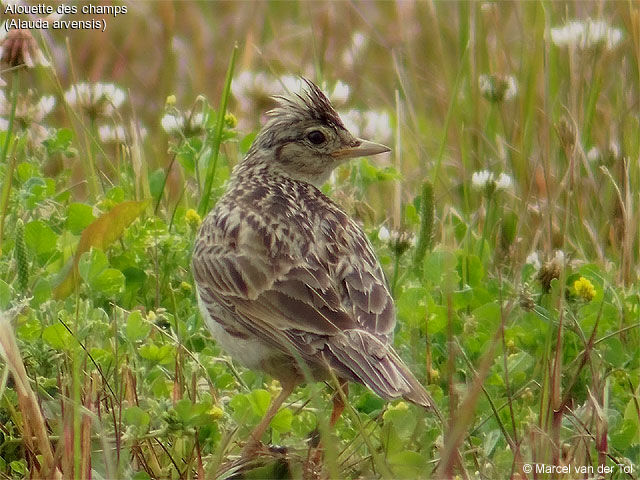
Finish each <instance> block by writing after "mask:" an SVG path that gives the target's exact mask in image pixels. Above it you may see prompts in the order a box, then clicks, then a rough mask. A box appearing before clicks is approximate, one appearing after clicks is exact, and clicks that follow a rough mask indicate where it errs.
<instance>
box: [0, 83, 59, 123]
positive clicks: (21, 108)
mask: <svg viewBox="0 0 640 480" xmlns="http://www.w3.org/2000/svg"><path fill="white" fill-rule="evenodd" d="M55 105H56V99H55V97H54V96H52V95H47V96H44V97H40V98H39V99H38V100H37V101H36V96H35V93H34V91H33V90H28V91H27V92H26V93H20V94H18V99H17V103H16V112H15V119H16V120H17V121H19V122H21V123H22V124H23V125H24V126H30V125H32V124H37V123H40V122H41V121H42V120H43V119H44V117H46V116H47V115H48V114H49V113H51V110H53V107H55ZM11 108H12V104H11V102H9V101H8V100H7V98H6V97H5V95H4V93H2V90H0V115H4V116H8V115H9V114H10V113H11Z"/></svg>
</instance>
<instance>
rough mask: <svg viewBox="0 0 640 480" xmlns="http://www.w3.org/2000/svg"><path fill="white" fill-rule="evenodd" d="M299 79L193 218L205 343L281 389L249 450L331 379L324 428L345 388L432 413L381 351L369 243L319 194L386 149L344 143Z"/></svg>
mask: <svg viewBox="0 0 640 480" xmlns="http://www.w3.org/2000/svg"><path fill="white" fill-rule="evenodd" d="M302 80H303V83H302V85H303V88H302V89H301V91H300V92H298V93H290V94H289V95H281V96H275V97H273V98H274V100H275V101H276V102H277V106H276V107H275V108H273V109H272V110H270V111H268V112H267V121H266V123H265V125H264V126H263V128H262V129H261V130H260V132H259V133H258V135H257V136H256V138H255V140H254V141H253V144H252V145H251V147H250V149H249V151H248V153H247V154H246V156H245V157H244V158H243V159H242V160H241V161H240V162H239V163H238V164H237V165H236V166H235V167H234V169H233V171H232V174H231V176H230V179H229V180H228V184H227V189H226V191H225V193H224V194H223V195H222V196H221V197H220V198H219V200H218V201H217V203H216V205H215V207H214V208H213V209H212V210H211V211H210V212H209V213H208V214H207V215H206V217H205V218H204V220H203V222H202V224H201V226H200V230H199V231H198V233H197V236H196V239H195V244H194V250H193V255H192V262H191V266H192V272H193V276H194V283H195V286H196V295H197V301H198V305H199V309H200V311H201V314H202V317H203V320H204V322H205V324H206V326H207V328H208V329H209V331H210V332H211V334H212V336H213V338H214V339H215V340H216V342H217V343H218V345H219V346H220V347H221V348H222V349H223V350H224V351H226V353H227V354H229V355H230V356H231V357H232V358H233V359H234V360H235V361H237V362H239V363H241V364H243V365H244V366H246V367H248V368H250V369H255V370H260V371H263V372H265V373H267V374H268V375H270V376H272V377H273V378H275V379H277V380H278V381H279V382H280V385H281V387H282V390H281V392H280V393H279V395H277V396H276V398H274V399H273V400H272V401H271V404H270V406H269V408H268V410H267V412H266V414H265V416H264V417H263V418H262V420H261V422H260V423H259V424H258V425H257V426H256V427H255V429H254V430H253V432H251V434H250V438H249V441H248V442H247V444H246V445H247V446H246V447H245V448H246V449H249V450H250V449H251V448H255V446H256V445H258V444H260V442H261V438H262V436H263V435H264V433H265V432H266V430H267V428H268V426H269V423H270V422H271V419H272V418H273V417H274V416H275V414H276V413H277V411H278V409H279V408H280V407H281V405H282V404H283V403H284V401H285V400H286V399H287V398H288V396H289V395H290V394H291V393H292V392H293V390H294V389H295V388H296V386H298V385H299V384H301V383H305V382H310V381H323V380H328V379H331V378H334V379H335V378H337V379H339V381H340V383H341V384H343V385H344V386H345V388H344V390H343V393H342V394H341V395H340V396H338V395H336V396H334V409H333V412H332V414H331V420H330V424H331V425H332V426H333V424H334V423H335V421H336V420H337V418H338V417H339V416H340V413H341V411H342V409H343V408H344V401H343V400H341V399H344V398H345V397H344V392H346V385H347V382H349V381H350V382H357V383H360V384H363V385H366V386H367V387H368V388H369V389H371V390H372V391H373V392H375V393H376V394H377V395H379V396H380V397H382V398H383V399H385V400H388V401H391V400H394V399H398V398H403V399H405V400H407V401H409V402H411V403H414V404H416V405H419V406H421V407H424V408H427V409H429V408H433V407H434V403H433V400H432V399H431V397H430V396H429V394H428V393H427V391H426V390H425V388H424V387H423V386H422V385H421V383H420V382H419V381H418V380H417V379H416V377H415V376H414V375H413V374H412V373H411V371H410V370H409V368H408V367H407V366H406V365H405V363H404V362H403V361H402V360H401V358H400V357H399V356H398V354H397V353H396V352H395V350H394V349H393V346H392V341H393V333H394V328H395V325H396V314H395V308H394V301H393V298H392V296H391V294H390V290H389V287H388V285H387V281H386V279H385V275H384V273H383V270H382V268H381V265H380V262H379V261H378V259H377V257H376V255H375V253H374V249H373V247H372V245H371V243H370V242H369V240H368V238H367V236H366V234H365V233H364V232H363V230H362V229H361V228H360V226H359V225H358V223H357V222H356V221H355V220H354V219H353V218H351V217H350V216H349V215H347V214H346V213H345V212H344V211H343V210H342V209H341V208H340V207H339V206H338V205H337V204H336V203H335V202H334V201H333V200H331V199H330V198H329V197H328V196H327V195H325V194H324V193H322V191H321V190H320V187H322V185H323V184H324V183H326V181H327V180H328V179H329V177H330V175H331V172H332V171H333V170H334V169H335V168H336V167H338V166H339V165H342V164H343V163H345V162H347V161H348V160H349V159H352V158H356V157H363V156H371V155H378V154H382V153H385V152H389V151H390V149H389V148H388V147H386V146H384V145H381V144H378V143H374V142H372V141H367V140H363V139H360V138H356V137H355V136H354V135H353V134H351V133H350V132H349V131H348V130H347V128H346V127H345V125H344V123H343V122H342V120H341V118H340V116H339V115H338V113H337V112H336V110H335V109H334V107H333V106H332V104H331V102H330V101H329V99H328V98H327V96H326V95H325V94H324V93H323V92H322V90H321V89H320V88H319V87H318V86H317V85H316V84H314V83H313V82H312V81H310V80H308V79H306V78H303V79H302ZM245 451H247V450H245Z"/></svg>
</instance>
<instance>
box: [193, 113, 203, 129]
mask: <svg viewBox="0 0 640 480" xmlns="http://www.w3.org/2000/svg"><path fill="white" fill-rule="evenodd" d="M205 120H206V118H204V113H202V112H198V113H194V114H193V115H191V119H190V121H189V128H190V129H192V130H199V129H201V128H204V126H205Z"/></svg>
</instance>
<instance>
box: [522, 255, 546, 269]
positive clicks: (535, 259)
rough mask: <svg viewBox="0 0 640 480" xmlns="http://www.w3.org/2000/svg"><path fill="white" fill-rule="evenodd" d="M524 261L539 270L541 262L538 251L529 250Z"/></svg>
mask: <svg viewBox="0 0 640 480" xmlns="http://www.w3.org/2000/svg"><path fill="white" fill-rule="evenodd" d="M525 263H526V264H528V265H533V268H534V269H536V270H540V267H541V266H542V264H541V263H540V256H539V255H538V252H531V253H530V254H529V255H527V259H526V260H525Z"/></svg>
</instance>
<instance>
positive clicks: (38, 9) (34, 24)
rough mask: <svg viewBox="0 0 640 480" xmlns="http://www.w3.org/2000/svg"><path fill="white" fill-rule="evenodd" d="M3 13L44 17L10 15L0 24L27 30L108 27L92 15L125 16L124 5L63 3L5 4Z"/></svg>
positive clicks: (104, 21) (9, 27)
mask: <svg viewBox="0 0 640 480" xmlns="http://www.w3.org/2000/svg"><path fill="white" fill-rule="evenodd" d="M3 12H4V14H5V15H31V16H36V15H38V16H40V15H43V16H45V15H46V16H45V17H44V18H43V17H40V18H35V19H34V18H29V19H23V18H15V17H13V18H9V19H7V20H6V21H5V22H4V24H3V27H4V29H5V30H6V31H9V30H13V29H17V28H21V29H29V30H63V29H64V30H102V31H103V32H104V31H105V30H106V29H107V21H106V20H105V19H104V18H96V17H94V15H100V16H103V17H104V16H112V17H114V18H115V17H117V16H118V15H126V13H127V6H126V5H94V4H92V3H80V4H78V5H76V4H66V3H61V4H59V5H57V6H53V5H49V4H48V3H44V2H42V3H38V4H31V5H29V4H16V3H7V4H5V5H4V8H3ZM65 15H80V16H82V17H85V18H81V19H80V20H76V19H65V18H64V16H65Z"/></svg>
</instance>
